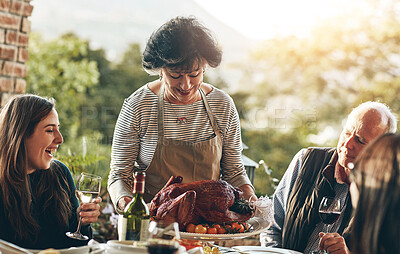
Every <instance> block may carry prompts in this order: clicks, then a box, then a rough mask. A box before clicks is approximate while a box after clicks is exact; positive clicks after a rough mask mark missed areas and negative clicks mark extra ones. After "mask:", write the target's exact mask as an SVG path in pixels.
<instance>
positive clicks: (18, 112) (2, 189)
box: [0, 95, 101, 249]
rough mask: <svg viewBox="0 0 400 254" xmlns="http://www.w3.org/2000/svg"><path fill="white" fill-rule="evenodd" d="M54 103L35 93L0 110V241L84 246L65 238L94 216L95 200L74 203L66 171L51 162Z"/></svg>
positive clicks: (57, 140) (58, 139) (56, 140)
mask: <svg viewBox="0 0 400 254" xmlns="http://www.w3.org/2000/svg"><path fill="white" fill-rule="evenodd" d="M59 126H60V123H59V120H58V115H57V111H56V110H55V108H54V102H53V101H52V100H48V99H45V98H42V97H39V96H35V95H22V96H17V97H15V98H13V99H11V100H10V101H9V102H8V103H7V104H6V105H5V106H4V108H3V109H2V111H1V114H0V225H1V226H0V239H3V240H6V241H9V242H12V243H14V244H16V245H19V246H21V247H25V248H30V249H46V248H58V249H60V248H67V247H71V246H80V245H84V244H87V241H76V240H72V239H70V238H68V237H67V236H65V232H67V231H71V230H75V229H76V227H77V224H78V220H77V214H79V213H80V215H81V216H82V217H83V218H84V219H83V220H82V222H83V224H84V225H85V226H84V227H83V228H82V231H83V232H84V233H85V234H86V235H88V236H91V234H92V232H91V228H90V225H89V224H90V223H91V222H95V221H97V218H98V216H99V214H100V212H99V209H100V207H99V205H98V203H99V202H100V201H101V198H99V199H98V200H97V201H96V202H95V203H93V204H83V205H81V206H80V205H79V203H78V200H77V198H76V196H75V183H74V180H73V178H72V175H71V173H70V171H69V169H68V168H67V167H66V166H65V165H64V164H63V163H61V162H60V161H56V160H53V153H54V152H55V151H56V150H57V148H58V146H59V145H60V144H61V143H62V142H63V137H62V135H61V133H60V130H59Z"/></svg>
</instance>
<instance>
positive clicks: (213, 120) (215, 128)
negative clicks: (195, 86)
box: [199, 88, 221, 137]
mask: <svg viewBox="0 0 400 254" xmlns="http://www.w3.org/2000/svg"><path fill="white" fill-rule="evenodd" d="M199 90H200V94H201V98H202V99H203V103H204V106H205V107H206V111H207V114H208V118H209V119H210V121H211V126H212V127H213V130H214V132H215V135H217V136H218V137H221V131H220V130H219V128H218V124H217V121H216V120H215V118H214V115H213V113H212V110H211V108H210V105H209V104H208V101H207V98H206V94H205V93H204V91H203V89H201V88H200V89H199Z"/></svg>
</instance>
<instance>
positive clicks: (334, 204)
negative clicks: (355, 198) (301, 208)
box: [311, 197, 341, 254]
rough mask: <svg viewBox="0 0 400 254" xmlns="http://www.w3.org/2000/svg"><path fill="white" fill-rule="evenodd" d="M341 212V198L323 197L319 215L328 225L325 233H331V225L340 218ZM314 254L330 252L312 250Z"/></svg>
mask: <svg viewBox="0 0 400 254" xmlns="http://www.w3.org/2000/svg"><path fill="white" fill-rule="evenodd" d="M340 214H341V208H340V199H337V198H336V199H335V198H333V197H323V198H322V200H321V203H320V204H319V217H320V218H321V220H322V222H323V223H325V225H326V231H325V233H329V226H331V225H332V224H333V223H335V221H336V220H337V219H338V218H339V216H340ZM311 253H312V254H324V253H328V252H327V251H325V250H318V251H312V252H311Z"/></svg>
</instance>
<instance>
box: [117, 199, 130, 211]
mask: <svg viewBox="0 0 400 254" xmlns="http://www.w3.org/2000/svg"><path fill="white" fill-rule="evenodd" d="M131 201H132V198H131V197H127V196H125V197H122V198H120V199H119V200H118V208H119V209H120V210H121V211H124V210H125V207H126V206H127V205H128V204H129V202H131Z"/></svg>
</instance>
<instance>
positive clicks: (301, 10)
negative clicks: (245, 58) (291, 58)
mask: <svg viewBox="0 0 400 254" xmlns="http://www.w3.org/2000/svg"><path fill="white" fill-rule="evenodd" d="M195 2H197V4H199V5H200V6H202V7H203V8H204V9H205V10H207V11H208V12H210V13H211V14H213V15H214V16H215V17H217V18H218V19H220V20H221V21H223V22H225V23H226V24H228V25H230V26H231V27H234V28H235V29H236V30H238V31H239V32H241V33H242V34H243V35H245V36H246V37H249V38H254V39H268V38H271V37H273V36H275V35H289V34H294V35H297V36H305V35H307V33H308V32H309V31H310V28H312V26H314V25H315V24H318V22H319V21H321V20H322V19H324V18H332V17H335V16H337V15H339V14H341V13H343V12H344V11H346V12H349V11H353V10H354V7H355V5H356V4H357V3H358V8H359V7H360V4H362V2H363V1H362V0H301V1H299V0H195ZM352 7H353V8H352ZM358 10H359V9H358Z"/></svg>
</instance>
